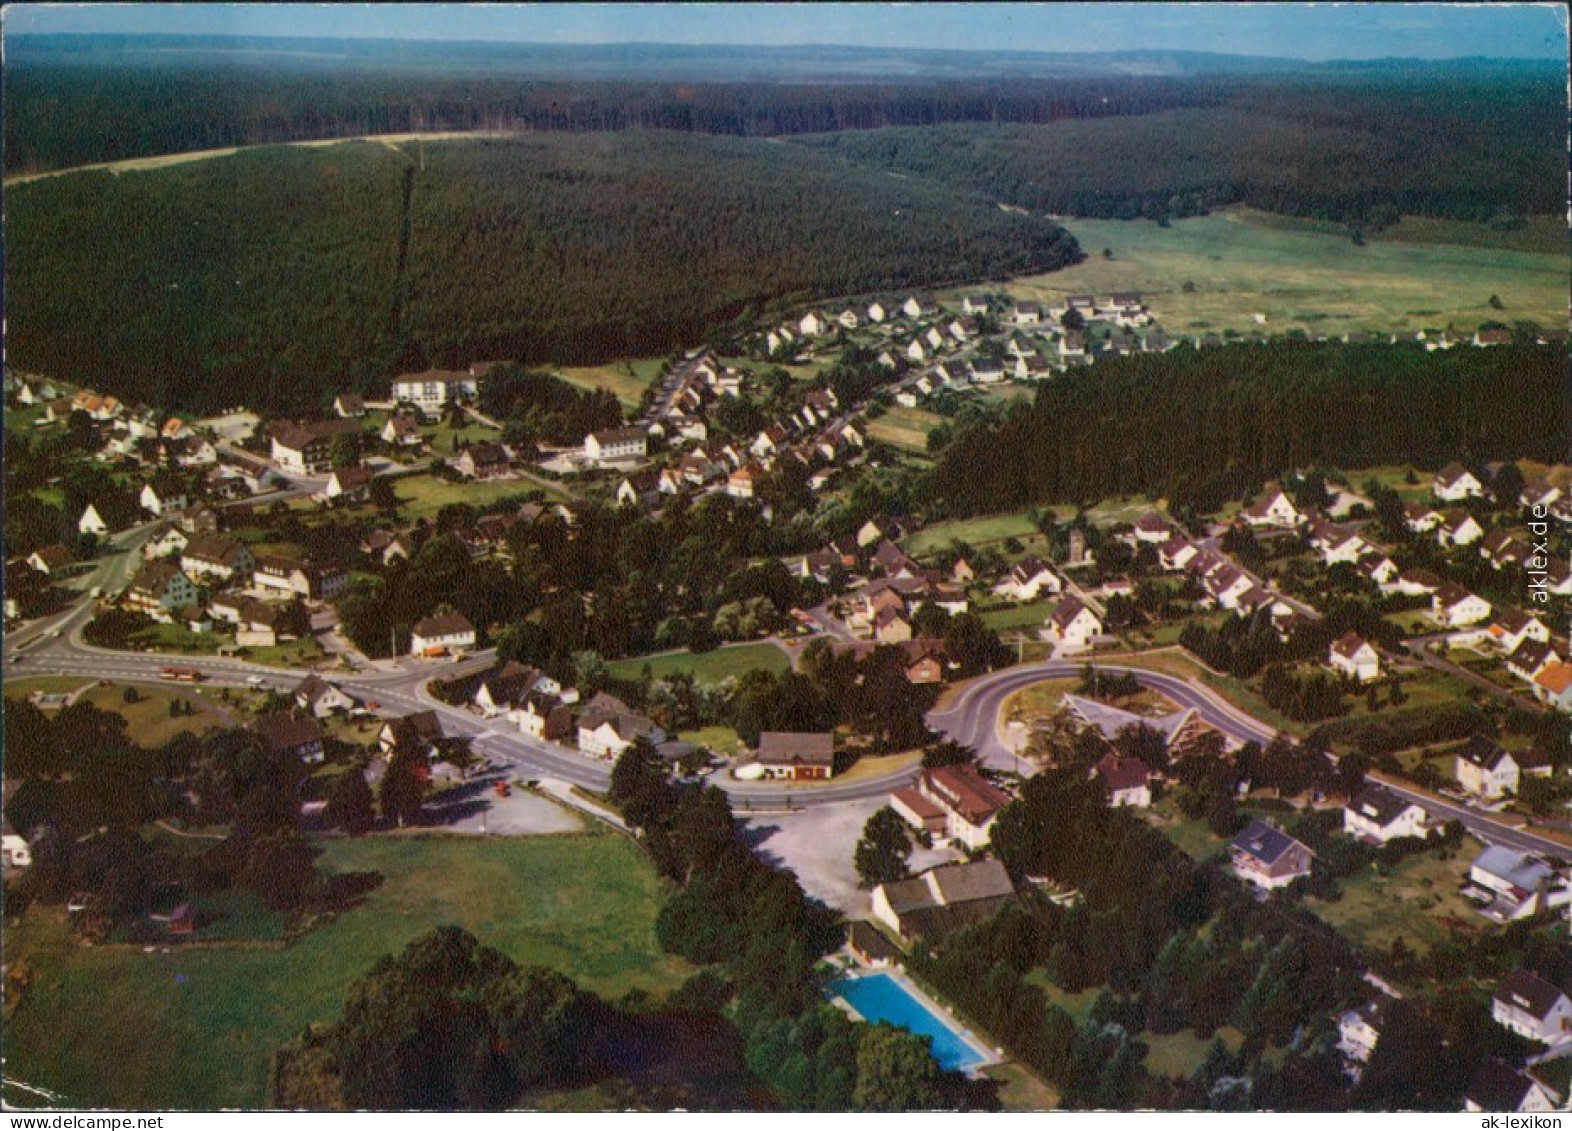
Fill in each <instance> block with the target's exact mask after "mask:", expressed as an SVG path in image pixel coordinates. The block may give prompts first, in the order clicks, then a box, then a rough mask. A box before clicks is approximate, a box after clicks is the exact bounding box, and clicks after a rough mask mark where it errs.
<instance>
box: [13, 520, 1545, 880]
mask: <svg viewBox="0 0 1572 1131" xmlns="http://www.w3.org/2000/svg"><path fill="white" fill-rule="evenodd" d="M156 525H157V524H156V523H147V524H145V525H143V526H140V527H137V528H135V529H133V530H129V531H126V532H124V533H123V534H121V535H119V536H118V537H117V538H116V539H114V544H115V545H116V547H117V548H119V549H120V550H121V552H120V553H118V554H115V555H112V556H109V557H106V558H104V559H102V560H101V561H100V562H99V564H98V566H97V568H96V569H95V570H94V571H93V572H92V573H91V574H90V575H88V576H86V577H84V578H82V579H79V580H78V581H77V582H76V584H77V585H79V586H91V585H99V586H101V587H102V588H103V590H104V591H105V592H108V591H111V590H113V589H117V588H118V587H119V586H121V585H123V584H124V583H125V580H126V577H127V576H128V575H129V573H130V570H131V568H132V567H133V566H134V565H135V564H136V562H137V561H138V554H137V551H138V549H139V548H140V546H141V544H142V542H144V541H145V540H146V538H147V535H148V534H149V533H150V532H151V531H152V530H153V528H154V527H155V526H156ZM92 606H93V601H92V600H91V599H84V600H83V601H81V602H79V603H78V604H76V605H74V606H73V607H72V608H70V609H68V610H65V611H62V612H60V613H56V614H54V615H53V616H51V617H47V618H43V619H41V620H40V621H37V622H35V623H34V624H32V625H29V626H27V627H26V628H25V629H24V630H23V631H21V632H18V633H14V634H10V635H8V636H7V638H6V640H5V660H6V663H5V678H7V679H20V678H25V677H27V676H30V675H68V676H82V677H84V678H93V679H107V680H116V681H121V682H126V681H131V682H146V683H156V682H158V681H159V677H158V670H159V669H160V668H161V667H164V666H166V665H171V664H176V665H179V666H181V667H191V668H196V669H197V670H199V671H201V672H202V673H203V675H204V676H206V677H207V679H208V680H209V681H210V682H211V683H212V684H213V685H215V686H221V687H223V686H230V687H239V686H256V687H264V688H268V689H272V690H279V691H289V690H292V689H293V688H294V687H295V686H296V685H297V684H298V683H299V682H300V681H301V679H302V678H304V676H305V674H306V673H304V672H302V671H299V670H294V669H289V668H275V667H270V666H268V665H265V664H253V663H249V662H246V661H244V660H235V659H213V658H208V657H192V656H182V655H168V654H159V653H153V652H122V651H116V650H110V649H103V648H95V647H92V646H91V645H88V644H86V643H85V642H83V641H82V639H81V629H82V626H83V625H84V624H86V623H87V620H88V618H89V617H90V616H91V614H92ZM494 660H495V652H493V651H490V650H487V651H483V652H477V653H474V654H472V655H470V656H467V657H465V658H464V659H462V660H456V661H449V662H446V663H431V662H429V661H401V662H399V663H398V664H396V665H393V666H381V667H377V668H375V669H372V670H365V671H360V672H354V673H334V674H333V676H332V678H333V680H334V681H335V682H336V683H339V684H340V685H341V686H343V688H344V690H345V692H346V693H347V694H349V695H351V697H353V698H355V699H357V700H359V701H360V702H362V703H364V702H368V701H369V702H375V703H377V704H378V709H379V710H385V711H388V712H398V713H408V712H413V711H424V710H431V711H435V712H436V713H437V714H438V716H439V717H440V718H441V719H442V721H443V726H444V728H445V729H446V730H447V732H448V733H449V734H455V735H468V736H470V737H472V738H474V739H475V747H476V749H477V750H479V751H480V752H482V753H484V754H487V755H489V756H491V757H493V758H495V759H498V760H501V761H505V762H507V763H509V764H511V765H513V766H514V767H516V768H517V769H518V771H519V772H520V773H522V774H526V775H533V776H539V777H549V778H556V779H560V780H562V781H566V782H569V783H572V784H574V785H578V786H583V787H585V788H588V789H593V790H604V789H605V788H606V787H607V786H608V785H609V784H610V781H611V765H610V763H608V762H604V761H600V760H598V759H590V758H586V757H584V756H582V755H580V754H578V753H577V752H576V751H574V750H571V749H569V748H567V747H565V746H558V745H556V744H555V743H549V742H542V741H540V740H537V739H533V738H530V737H529V736H528V735H524V734H521V733H519V731H518V730H517V729H515V728H514V727H512V726H509V725H508V724H507V723H506V722H505V721H503V720H500V719H484V718H482V717H480V716H479V715H478V714H476V713H474V712H472V711H469V710H466V709H463V708H458V707H453V706H449V705H448V704H446V703H442V702H439V701H438V700H436V699H433V698H432V697H431V695H430V694H429V692H428V691H427V690H426V684H427V683H428V682H429V681H430V680H432V679H435V678H438V677H453V676H460V675H468V674H472V673H474V672H477V671H480V670H483V669H484V668H486V667H488V666H489V665H490V664H491V663H493V662H494ZM1083 663H1084V662H1083V661H1080V660H1075V661H1069V660H1048V661H1043V662H1039V663H1033V664H1024V665H1020V666H1016V667H1010V668H1005V669H1003V670H1001V671H997V672H993V673H990V674H988V675H985V676H980V677H978V678H977V679H974V680H973V681H972V682H970V683H969V684H966V685H965V686H964V687H962V688H961V689H960V690H959V691H958V692H957V693H956V695H955V698H954V699H953V700H952V702H951V703H950V705H949V706H948V707H946V708H945V709H944V710H942V711H939V710H936V711H932V712H930V713H929V715H928V723H929V725H930V726H931V727H932V728H933V729H934V730H935V731H936V732H938V733H939V734H942V735H944V736H946V737H948V738H952V739H955V740H956V741H958V742H960V743H962V744H964V745H967V746H970V747H972V748H973V749H975V750H976V751H977V752H978V756H979V757H980V758H981V759H982V761H983V762H984V763H985V764H988V765H992V766H996V767H999V768H1006V767H1009V766H1010V765H1012V763H1013V762H1014V759H1013V757H1012V752H1011V751H1010V749H1009V747H1008V746H1007V745H1006V744H1005V743H1004V741H1003V739H1002V737H1001V736H1000V733H999V714H1000V710H1001V709H1002V707H1003V705H1004V701H1005V700H1006V699H1007V698H1009V697H1010V696H1011V695H1013V694H1015V693H1016V692H1017V691H1020V690H1021V689H1022V688H1025V687H1029V686H1031V685H1032V684H1034V683H1039V682H1041V681H1043V680H1046V679H1060V678H1064V677H1067V676H1069V677H1073V676H1076V675H1078V674H1079V673H1080V671H1081V668H1082V666H1083ZM400 665H402V666H400ZM1097 668H1098V670H1099V671H1105V672H1110V673H1114V674H1120V675H1129V676H1133V677H1134V678H1135V680H1136V681H1137V682H1139V683H1140V684H1141V685H1142V686H1143V687H1148V688H1151V689H1152V690H1154V691H1158V692H1161V693H1162V694H1163V695H1165V696H1167V697H1168V698H1169V699H1171V700H1173V702H1175V703H1176V704H1178V705H1179V706H1180V707H1181V708H1190V709H1193V710H1194V711H1195V712H1196V714H1197V715H1198V716H1199V717H1200V718H1201V719H1202V720H1204V721H1205V722H1206V723H1208V724H1209V725H1211V726H1213V727H1215V728H1216V729H1217V730H1219V731H1221V732H1222V733H1223V734H1226V735H1227V736H1229V737H1230V738H1232V739H1235V740H1237V741H1239V742H1251V741H1254V742H1260V743H1263V744H1264V743H1267V742H1270V741H1271V740H1272V739H1273V738H1275V737H1277V733H1278V732H1277V731H1275V730H1274V729H1273V728H1271V727H1269V726H1267V725H1266V724H1264V723H1261V722H1260V721H1258V720H1256V719H1255V718H1252V717H1251V716H1250V715H1248V714H1246V713H1245V712H1243V711H1241V710H1239V709H1238V708H1237V707H1235V706H1233V705H1232V704H1230V703H1228V702H1226V701H1225V700H1224V699H1222V698H1221V697H1220V696H1219V695H1217V694H1216V693H1215V692H1213V691H1212V690H1211V689H1210V688H1207V687H1203V686H1199V685H1196V684H1192V683H1188V682H1186V681H1185V680H1183V679H1180V678H1179V677H1177V676H1172V675H1168V674H1166V673H1163V672H1155V671H1150V670H1148V669H1145V668H1135V667H1125V666H1122V665H1120V664H1117V663H1099V664H1098V665H1097ZM916 776H917V770H916V769H915V768H909V769H905V770H900V771H896V772H894V773H889V774H884V775H881V776H879V777H874V778H865V779H862V780H858V781H852V782H830V783H828V784H825V785H797V786H793V785H786V784H783V783H779V782H742V781H735V780H731V779H720V780H716V781H715V782H714V784H716V785H718V786H720V787H721V788H722V789H724V790H725V791H726V792H727V794H729V795H730V797H731V798H732V803H733V805H734V807H736V808H737V809H738V810H740V811H743V812H747V811H751V810H774V811H778V810H789V809H805V808H809V807H813V806H819V805H829V804H834V803H836V802H841V801H852V800H858V799H862V798H868V797H878V796H881V795H883V794H886V793H889V792H890V791H891V790H892V789H896V788H899V787H900V786H903V785H906V784H909V783H910V782H911V781H913V780H914V779H915V778H916ZM1385 784H1386V785H1387V787H1388V788H1389V789H1391V790H1393V792H1395V793H1397V794H1399V795H1400V796H1403V797H1407V798H1408V799H1410V800H1413V801H1416V802H1418V803H1420V804H1422V805H1424V806H1426V807H1427V808H1429V809H1431V810H1433V811H1437V812H1440V813H1442V814H1443V815H1445V816H1446V817H1447V818H1449V819H1457V820H1460V821H1462V822H1463V824H1464V825H1465V826H1466V827H1467V828H1468V829H1469V831H1470V832H1472V833H1474V834H1475V835H1476V836H1479V837H1480V838H1481V839H1484V840H1487V841H1489V842H1490V843H1492V844H1502V845H1506V846H1508V847H1511V848H1516V849H1519V850H1523V851H1533V852H1546V853H1550V854H1554V855H1561V856H1563V857H1565V856H1572V849H1568V848H1567V846H1565V845H1562V844H1560V843H1559V842H1557V841H1554V840H1551V839H1549V838H1547V837H1543V836H1539V835H1536V834H1534V833H1531V832H1527V831H1524V830H1522V829H1519V828H1517V827H1515V826H1514V825H1512V824H1511V823H1509V822H1507V821H1503V820H1500V819H1498V818H1495V817H1493V816H1491V815H1489V814H1486V813H1482V812H1481V811H1479V810H1476V809H1473V808H1470V807H1467V806H1464V805H1460V804H1457V803H1455V802H1450V801H1446V800H1444V799H1441V798H1437V797H1435V796H1434V795H1432V794H1429V793H1425V792H1422V791H1420V790H1417V789H1415V788H1413V787H1411V786H1407V785H1404V784H1401V783H1397V782H1392V781H1386V782H1385Z"/></svg>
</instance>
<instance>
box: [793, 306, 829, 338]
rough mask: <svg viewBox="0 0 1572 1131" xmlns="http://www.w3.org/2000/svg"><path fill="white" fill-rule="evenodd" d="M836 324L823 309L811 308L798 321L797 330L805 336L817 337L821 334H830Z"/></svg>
mask: <svg viewBox="0 0 1572 1131" xmlns="http://www.w3.org/2000/svg"><path fill="white" fill-rule="evenodd" d="M834 325H835V323H834V322H832V321H830V318H829V316H828V315H826V314H825V313H824V312H823V311H819V310H810V311H808V313H807V314H804V315H803V316H802V319H801V320H800V321H799V322H798V323H797V330H798V332H799V333H801V334H802V335H803V336H804V337H809V338H817V337H818V336H819V335H820V334H828V333H829V332H830V330H831V329H832V328H833V327H834Z"/></svg>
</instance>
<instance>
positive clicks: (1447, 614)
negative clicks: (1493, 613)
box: [1430, 582, 1490, 628]
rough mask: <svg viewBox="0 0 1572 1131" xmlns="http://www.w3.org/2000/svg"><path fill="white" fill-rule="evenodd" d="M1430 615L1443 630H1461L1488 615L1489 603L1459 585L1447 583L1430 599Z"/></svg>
mask: <svg viewBox="0 0 1572 1131" xmlns="http://www.w3.org/2000/svg"><path fill="white" fill-rule="evenodd" d="M1430 607H1431V611H1430V615H1431V618H1432V619H1433V620H1435V621H1436V623H1438V624H1440V625H1441V626H1442V627H1444V628H1463V627H1466V626H1467V625H1471V624H1478V623H1479V622H1480V621H1482V620H1484V619H1485V618H1486V617H1488V616H1489V615H1490V603H1489V602H1488V601H1486V600H1485V599H1484V598H1483V597H1477V596H1475V595H1474V594H1472V593H1470V592H1469V591H1468V590H1466V589H1464V588H1463V587H1462V586H1461V585H1454V584H1452V583H1451V582H1447V583H1446V584H1444V585H1442V586H1441V587H1440V588H1439V589H1437V590H1436V591H1435V593H1434V594H1433V595H1432V596H1431V598H1430Z"/></svg>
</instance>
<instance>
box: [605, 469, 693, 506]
mask: <svg viewBox="0 0 1572 1131" xmlns="http://www.w3.org/2000/svg"><path fill="white" fill-rule="evenodd" d="M664 474H665V472H657V471H656V470H655V469H654V468H648V467H647V468H644V469H643V470H641V471H635V472H633V473H632V474H631V475H628V476H625V477H624V478H623V480H622V482H621V483H619V484H618V485H617V504H618V505H619V506H625V507H648V506H653V505H654V504H656V503H658V502H659V501H660V497H661V494H662V493H663V484H662V476H663V475H664ZM673 479H674V480H675V481H676V483H677V484H678V485H679V486H680V483H681V480H680V479H678V478H677V477H676V476H675V474H673ZM676 490H677V488H676V487H674V488H673V490H672V491H671V492H669V493H672V494H675V493H676Z"/></svg>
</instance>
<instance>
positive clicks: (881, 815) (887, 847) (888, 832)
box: [853, 805, 912, 888]
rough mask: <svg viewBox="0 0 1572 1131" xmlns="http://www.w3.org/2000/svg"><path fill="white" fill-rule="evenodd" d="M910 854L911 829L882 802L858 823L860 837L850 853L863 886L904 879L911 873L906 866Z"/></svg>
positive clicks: (897, 814)
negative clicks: (863, 820) (854, 848)
mask: <svg viewBox="0 0 1572 1131" xmlns="http://www.w3.org/2000/svg"><path fill="white" fill-rule="evenodd" d="M911 854H912V840H911V832H910V830H909V829H908V828H907V825H906V822H905V821H904V820H902V819H901V816H900V814H899V813H897V812H896V811H895V810H894V809H891V808H890V807H889V806H888V805H886V806H884V807H883V808H881V809H879V810H877V811H876V812H875V813H874V814H873V816H871V817H869V818H868V822H867V824H865V825H863V827H862V839H861V840H859V841H858V842H857V848H856V852H855V854H854V856H853V861H854V863H855V864H856V866H857V879H858V881H859V882H860V883H861V884H862V886H863V887H865V888H871V887H875V886H877V885H878V884H887V883H892V882H894V881H895V880H904V879H905V878H906V877H907V876H909V875H911V870H910V869H909V868H908V867H907V866H906V861H907V860H908V859H909V858H910V857H911Z"/></svg>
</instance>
